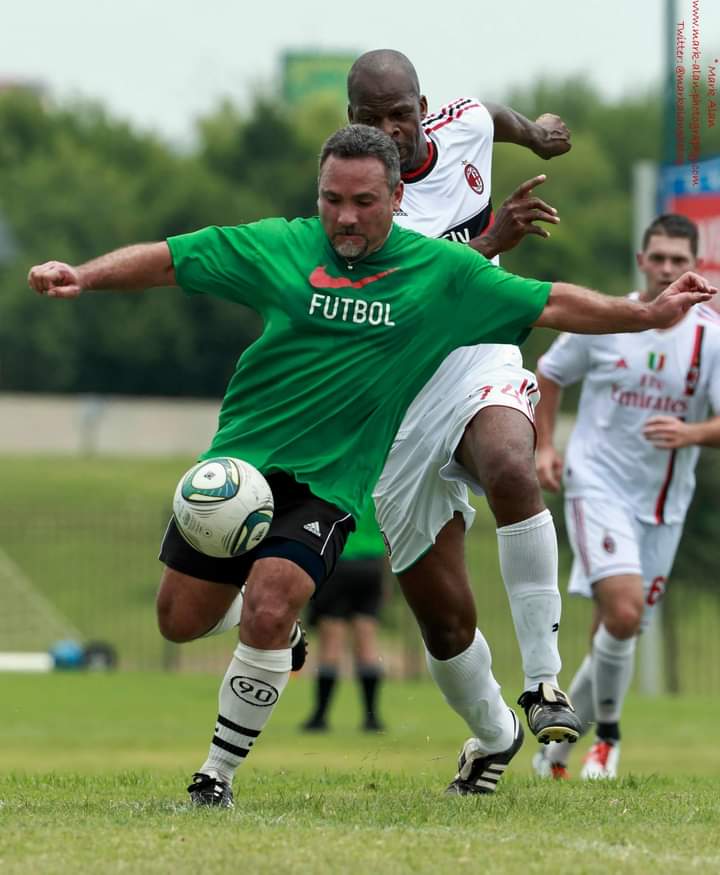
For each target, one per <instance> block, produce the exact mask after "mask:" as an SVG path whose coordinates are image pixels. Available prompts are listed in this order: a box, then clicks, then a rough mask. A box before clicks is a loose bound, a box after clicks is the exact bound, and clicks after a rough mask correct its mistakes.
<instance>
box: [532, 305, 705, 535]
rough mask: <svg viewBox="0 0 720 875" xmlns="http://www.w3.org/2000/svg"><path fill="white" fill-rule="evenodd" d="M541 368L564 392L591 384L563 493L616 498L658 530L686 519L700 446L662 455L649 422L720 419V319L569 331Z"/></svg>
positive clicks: (700, 316) (694, 313)
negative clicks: (623, 330)
mask: <svg viewBox="0 0 720 875" xmlns="http://www.w3.org/2000/svg"><path fill="white" fill-rule="evenodd" d="M633 296H635V297H637V293H633ZM633 296H631V297H633ZM538 370H539V371H540V373H541V374H543V375H544V376H546V377H548V378H549V379H551V380H553V381H554V382H556V383H558V384H559V385H561V386H567V385H570V384H571V383H575V382H577V381H578V380H581V379H582V380H584V382H583V387H582V392H581V395H580V406H579V409H578V415H577V421H576V424H575V428H574V430H573V433H572V435H571V437H570V441H569V444H568V447H567V451H566V455H565V468H564V474H563V482H564V486H565V495H566V497H568V498H573V497H575V496H579V497H583V498H592V497H593V496H596V497H598V498H599V499H603V498H604V499H606V500H608V499H610V500H612V501H613V502H615V503H619V504H622V505H624V506H625V507H626V508H628V509H629V510H630V512H631V513H632V514H633V515H634V517H635V518H636V519H638V520H640V521H641V522H643V523H648V524H651V525H660V524H663V523H671V524H674V523H682V522H683V520H684V519H685V514H686V512H687V509H688V506H689V504H690V501H691V499H692V495H693V491H694V488H695V466H696V464H697V460H698V456H699V454H700V448H699V447H697V446H690V447H683V448H681V449H678V450H666V449H656V448H655V447H654V446H653V445H652V444H651V443H650V441H648V440H647V439H646V438H645V437H644V436H643V426H644V424H645V422H646V421H647V420H648V419H650V418H651V417H653V416H673V417H677V418H678V419H682V420H684V421H686V422H700V421H702V420H705V419H707V418H708V415H709V410H710V408H712V411H713V412H715V413H720V317H718V314H717V313H716V312H715V311H714V310H712V309H710V308H709V307H705V306H702V305H701V306H697V307H694V308H693V309H692V310H691V311H690V313H689V314H688V315H687V316H686V317H685V319H683V321H682V322H681V323H680V324H679V325H676V326H675V327H674V328H671V329H669V330H667V331H644V332H642V333H639V334H607V335H592V336H591V335H576V334H567V335H563V336H561V337H560V338H559V339H558V340H557V341H556V342H555V343H554V344H553V346H552V347H551V348H550V349H549V350H548V352H547V353H546V354H545V355H544V356H543V357H542V358H541V359H540V361H539V362H538Z"/></svg>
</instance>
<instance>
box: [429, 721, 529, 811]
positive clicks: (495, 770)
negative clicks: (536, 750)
mask: <svg viewBox="0 0 720 875" xmlns="http://www.w3.org/2000/svg"><path fill="white" fill-rule="evenodd" d="M510 713H511V714H512V718H513V723H514V725H515V735H514V737H513V743H512V744H511V745H510V747H509V748H508V749H507V750H502V751H500V752H499V753H485V752H484V751H483V750H482V748H481V746H480V742H479V741H478V739H477V738H469V739H468V740H467V741H466V742H465V744H464V745H463V749H462V750H461V751H460V756H459V757H458V773H457V775H455V777H454V778H453V780H452V782H451V783H450V785H449V786H448V788H447V790H446V791H445V792H446V793H447V794H449V795H451V796H470V795H472V794H474V793H482V794H489V793H494V792H495V790H496V788H497V784H498V781H499V780H500V778H502V776H503V774H504V773H505V769H506V768H507V766H508V763H509V762H510V760H511V759H512V758H513V757H514V756H515V754H516V753H517V752H518V751H519V750H520V748H521V747H522V743H523V738H524V736H525V733H524V732H523V728H522V726H521V724H520V721H519V720H518V719H517V717H516V716H515V712H514V711H511V712H510Z"/></svg>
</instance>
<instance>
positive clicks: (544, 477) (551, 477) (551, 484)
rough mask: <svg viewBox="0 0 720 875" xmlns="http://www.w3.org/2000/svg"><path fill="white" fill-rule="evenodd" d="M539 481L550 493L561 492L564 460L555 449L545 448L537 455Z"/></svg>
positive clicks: (536, 464)
mask: <svg viewBox="0 0 720 875" xmlns="http://www.w3.org/2000/svg"><path fill="white" fill-rule="evenodd" d="M535 467H536V469H537V475H538V481H539V483H540V485H541V486H542V488H543V489H547V490H548V492H559V491H560V484H561V482H562V472H563V460H562V456H561V455H560V453H558V451H557V450H556V449H555V447H544V448H543V449H541V450H538V451H537V453H536V454H535Z"/></svg>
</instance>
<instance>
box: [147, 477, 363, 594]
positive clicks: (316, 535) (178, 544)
mask: <svg viewBox="0 0 720 875" xmlns="http://www.w3.org/2000/svg"><path fill="white" fill-rule="evenodd" d="M266 479H267V481H268V483H269V484H270V489H272V494H273V499H274V501H275V512H274V514H273V521H272V523H271V524H270V530H269V531H268V533H267V535H266V536H265V538H264V539H263V540H262V541H261V542H260V543H259V544H258V545H257V547H254V548H253V549H252V550H250V551H249V552H247V553H243V554H242V555H241V556H234V557H233V558H232V559H216V558H215V557H213V556H206V555H205V554H204V553H200V552H199V551H198V550H196V549H195V548H194V547H191V546H190V544H188V542H187V541H186V540H185V539H184V538H183V536H182V535H181V534H180V532H179V531H178V528H177V525H176V524H175V519H174V518H173V519H171V520H170V524H169V525H168V527H167V531H166V532H165V537H164V538H163V542H162V545H161V547H160V557H159V558H160V561H161V562H164V563H165V565H167V566H168V567H169V568H174V569H175V571H181V572H182V573H183V574H189V575H191V576H192V577H199V578H201V579H202V580H210V581H213V582H214V583H232V584H235V586H238V587H240V586H242V585H243V584H244V583H245V581H246V580H247V578H248V574H249V573H250V568H251V566H252V564H253V562H254V561H255V560H256V559H265V558H267V557H269V556H273V557H279V558H281V559H289V560H290V561H291V562H294V563H295V564H296V565H299V566H300V568H302V569H303V571H306V572H307V573H308V574H309V575H310V577H312V579H313V580H314V581H315V586H319V585H320V584H321V583H322V582H323V581H324V580H325V579H326V578H328V577H329V576H330V575H331V574H332V572H333V569H334V568H335V563H336V562H337V560H338V558H339V556H340V554H341V553H342V551H343V547H344V546H345V541H346V540H347V537H348V535H349V534H350V532H353V531H354V530H355V520H354V519H353V517H352V515H351V514H349V513H346V512H345V511H342V510H340V508H339V507H336V506H335V505H334V504H331V503H330V502H329V501H323V499H322V498H318V497H317V496H315V495H313V493H312V492H311V491H310V489H309V488H308V487H307V486H306V485H305V484H304V483H298V482H297V481H296V480H294V479H293V478H292V477H291V476H290V475H289V474H282V473H278V474H270V475H269V476H268V477H267V478H266Z"/></svg>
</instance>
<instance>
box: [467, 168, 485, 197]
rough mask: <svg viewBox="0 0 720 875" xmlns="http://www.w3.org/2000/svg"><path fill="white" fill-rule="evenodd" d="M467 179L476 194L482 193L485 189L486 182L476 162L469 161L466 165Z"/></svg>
mask: <svg viewBox="0 0 720 875" xmlns="http://www.w3.org/2000/svg"><path fill="white" fill-rule="evenodd" d="M465 179H467V184H468V185H469V186H470V188H471V189H472V190H473V191H474V192H475V194H482V193H483V192H484V191H485V183H484V182H483V179H482V176H480V171H479V170H478V169H477V167H476V166H475V165H474V164H470V163H469V162H468V163H467V164H466V165H465Z"/></svg>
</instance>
